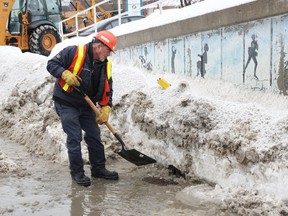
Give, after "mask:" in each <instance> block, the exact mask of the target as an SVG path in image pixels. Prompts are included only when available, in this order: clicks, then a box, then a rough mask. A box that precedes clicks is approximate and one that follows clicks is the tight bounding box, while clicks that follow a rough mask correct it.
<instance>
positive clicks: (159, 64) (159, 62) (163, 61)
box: [154, 39, 168, 72]
mask: <svg viewBox="0 0 288 216" xmlns="http://www.w3.org/2000/svg"><path fill="white" fill-rule="evenodd" d="M154 70H155V71H159V72H167V71H168V40H167V39H166V40H164V41H160V42H155V67H154Z"/></svg>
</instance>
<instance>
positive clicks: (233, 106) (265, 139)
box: [0, 47, 288, 215]
mask: <svg viewBox="0 0 288 216" xmlns="http://www.w3.org/2000/svg"><path fill="white" fill-rule="evenodd" d="M7 48H8V47H5V48H3V47H0V61H1V67H2V69H1V73H0V77H1V79H0V82H1V113H0V133H2V134H4V135H5V136H7V137H9V138H10V139H11V140H13V141H16V142H19V143H22V144H24V145H25V146H26V147H27V149H28V150H29V151H30V152H32V153H33V154H37V155H41V156H43V157H46V158H49V159H50V160H53V161H56V162H59V163H67V153H66V148H65V135H64V133H63V131H62V128H61V125H60V122H59V119H58V117H57V115H56V113H55V111H54V108H53V102H52V101H51V95H52V89H53V85H54V79H53V78H52V77H51V76H50V75H49V73H48V72H47V71H46V68H45V67H46V61H47V58H46V57H43V56H39V55H35V54H31V53H24V54H21V53H20V52H19V50H18V49H17V48H12V47H9V48H8V51H9V52H10V56H11V57H10V58H6V54H7V51H6V50H7ZM4 49H5V52H4ZM112 60H113V62H114V65H113V78H114V93H115V94H114V107H113V112H112V115H111V118H110V122H111V124H112V125H113V126H114V127H115V129H116V130H117V131H119V134H121V135H122V138H123V140H125V143H126V144H127V146H129V147H130V148H135V149H137V150H139V151H141V152H143V153H145V154H147V155H149V156H151V157H153V158H155V159H156V160H157V162H158V165H159V166H160V165H161V166H165V167H166V166H167V165H169V164H173V165H174V166H176V167H177V168H179V169H180V170H181V171H182V172H184V173H185V174H186V176H187V177H190V178H193V177H194V176H195V175H196V176H198V177H199V178H202V179H204V180H205V181H206V182H207V186H205V187H202V186H197V187H195V186H193V187H191V188H186V189H185V190H184V191H182V192H179V194H178V195H177V197H178V199H180V200H181V201H182V202H184V203H187V204H189V205H192V206H193V205H200V204H201V203H200V204H199V203H198V204H197V200H198V202H199V200H201V199H204V198H205V199H204V200H206V201H207V200H209V199H208V198H209V197H210V200H211V197H213V199H212V200H211V201H210V202H214V203H215V205H218V206H221V208H222V209H224V210H225V209H230V210H231V209H234V210H233V211H234V212H235V213H238V214H252V213H253V212H254V213H255V212H256V213H259V214H263V215H273V214H274V215H275V214H279V212H282V213H283V212H284V213H285V212H288V210H287V206H286V204H287V200H288V197H287V194H288V193H287V192H288V189H287V187H286V185H285V182H287V181H288V174H287V173H288V170H287V160H288V155H287V140H288V139H287V130H288V125H287V124H288V123H287V120H288V109H287V107H288V101H287V99H286V97H283V96H280V95H275V94H273V93H265V94H264V93H262V92H256V91H251V90H248V89H244V88H242V87H236V86H234V85H232V84H229V83H225V82H219V81H215V80H207V79H205V80H203V79H199V78H187V77H178V76H175V75H170V74H157V73H148V72H145V71H144V70H141V69H139V68H136V67H134V66H135V65H127V63H123V62H120V61H119V60H118V59H117V56H113V57H112ZM161 76H162V77H164V78H165V79H166V80H168V81H169V82H170V83H171V84H172V86H171V87H170V88H168V89H167V90H163V89H161V87H160V86H158V84H157V79H158V78H159V77H161ZM2 90H3V91H2ZM4 90H5V91H4ZM102 137H103V141H104V143H105V147H106V152H107V156H108V157H109V158H115V157H116V159H117V157H118V156H117V155H116V154H115V153H113V151H115V150H116V149H118V148H120V145H119V143H118V142H117V141H116V140H115V139H114V138H113V136H112V135H111V134H110V133H109V131H108V130H107V129H106V128H105V127H104V128H103V129H102ZM83 151H85V148H83ZM0 152H1V150H0ZM84 154H85V152H84ZM86 155H87V154H86ZM1 158H3V159H2V161H3V160H4V161H6V162H7V163H8V164H9V166H11V167H13V161H10V162H9V158H5V157H1ZM3 167H4V166H1V163H0V170H1V171H2V170H3V169H5V168H3ZM6 167H7V166H6ZM6 170H7V168H6ZM12 170H13V169H11V171H12ZM8 172H9V169H8ZM195 191H197V192H198V193H196V192H195ZM267 212H268V213H267Z"/></svg>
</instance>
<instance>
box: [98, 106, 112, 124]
mask: <svg viewBox="0 0 288 216" xmlns="http://www.w3.org/2000/svg"><path fill="white" fill-rule="evenodd" d="M110 111H111V107H110V106H103V107H102V108H101V110H100V115H98V116H97V117H96V122H97V123H98V124H100V125H102V124H103V123H105V122H107V121H108V119H109V114H110Z"/></svg>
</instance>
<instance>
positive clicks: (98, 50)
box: [93, 43, 111, 62]
mask: <svg viewBox="0 0 288 216" xmlns="http://www.w3.org/2000/svg"><path fill="white" fill-rule="evenodd" d="M93 49H94V60H98V61H102V62H103V61H105V59H106V58H107V57H108V56H110V53H111V50H110V49H109V48H108V47H107V46H106V45H104V44H101V43H99V44H96V46H94V48H93Z"/></svg>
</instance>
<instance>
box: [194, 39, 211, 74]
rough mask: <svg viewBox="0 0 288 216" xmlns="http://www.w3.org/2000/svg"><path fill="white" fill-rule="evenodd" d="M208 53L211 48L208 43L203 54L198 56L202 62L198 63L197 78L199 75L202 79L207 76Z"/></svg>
mask: <svg viewBox="0 0 288 216" xmlns="http://www.w3.org/2000/svg"><path fill="white" fill-rule="evenodd" d="M208 51H209V46H208V44H207V43H205V44H204V52H203V54H198V56H199V57H200V60H199V61H197V76H199V74H200V75H201V77H202V78H204V76H205V74H206V68H205V65H206V64H207V62H208V57H207V52H208Z"/></svg>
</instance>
